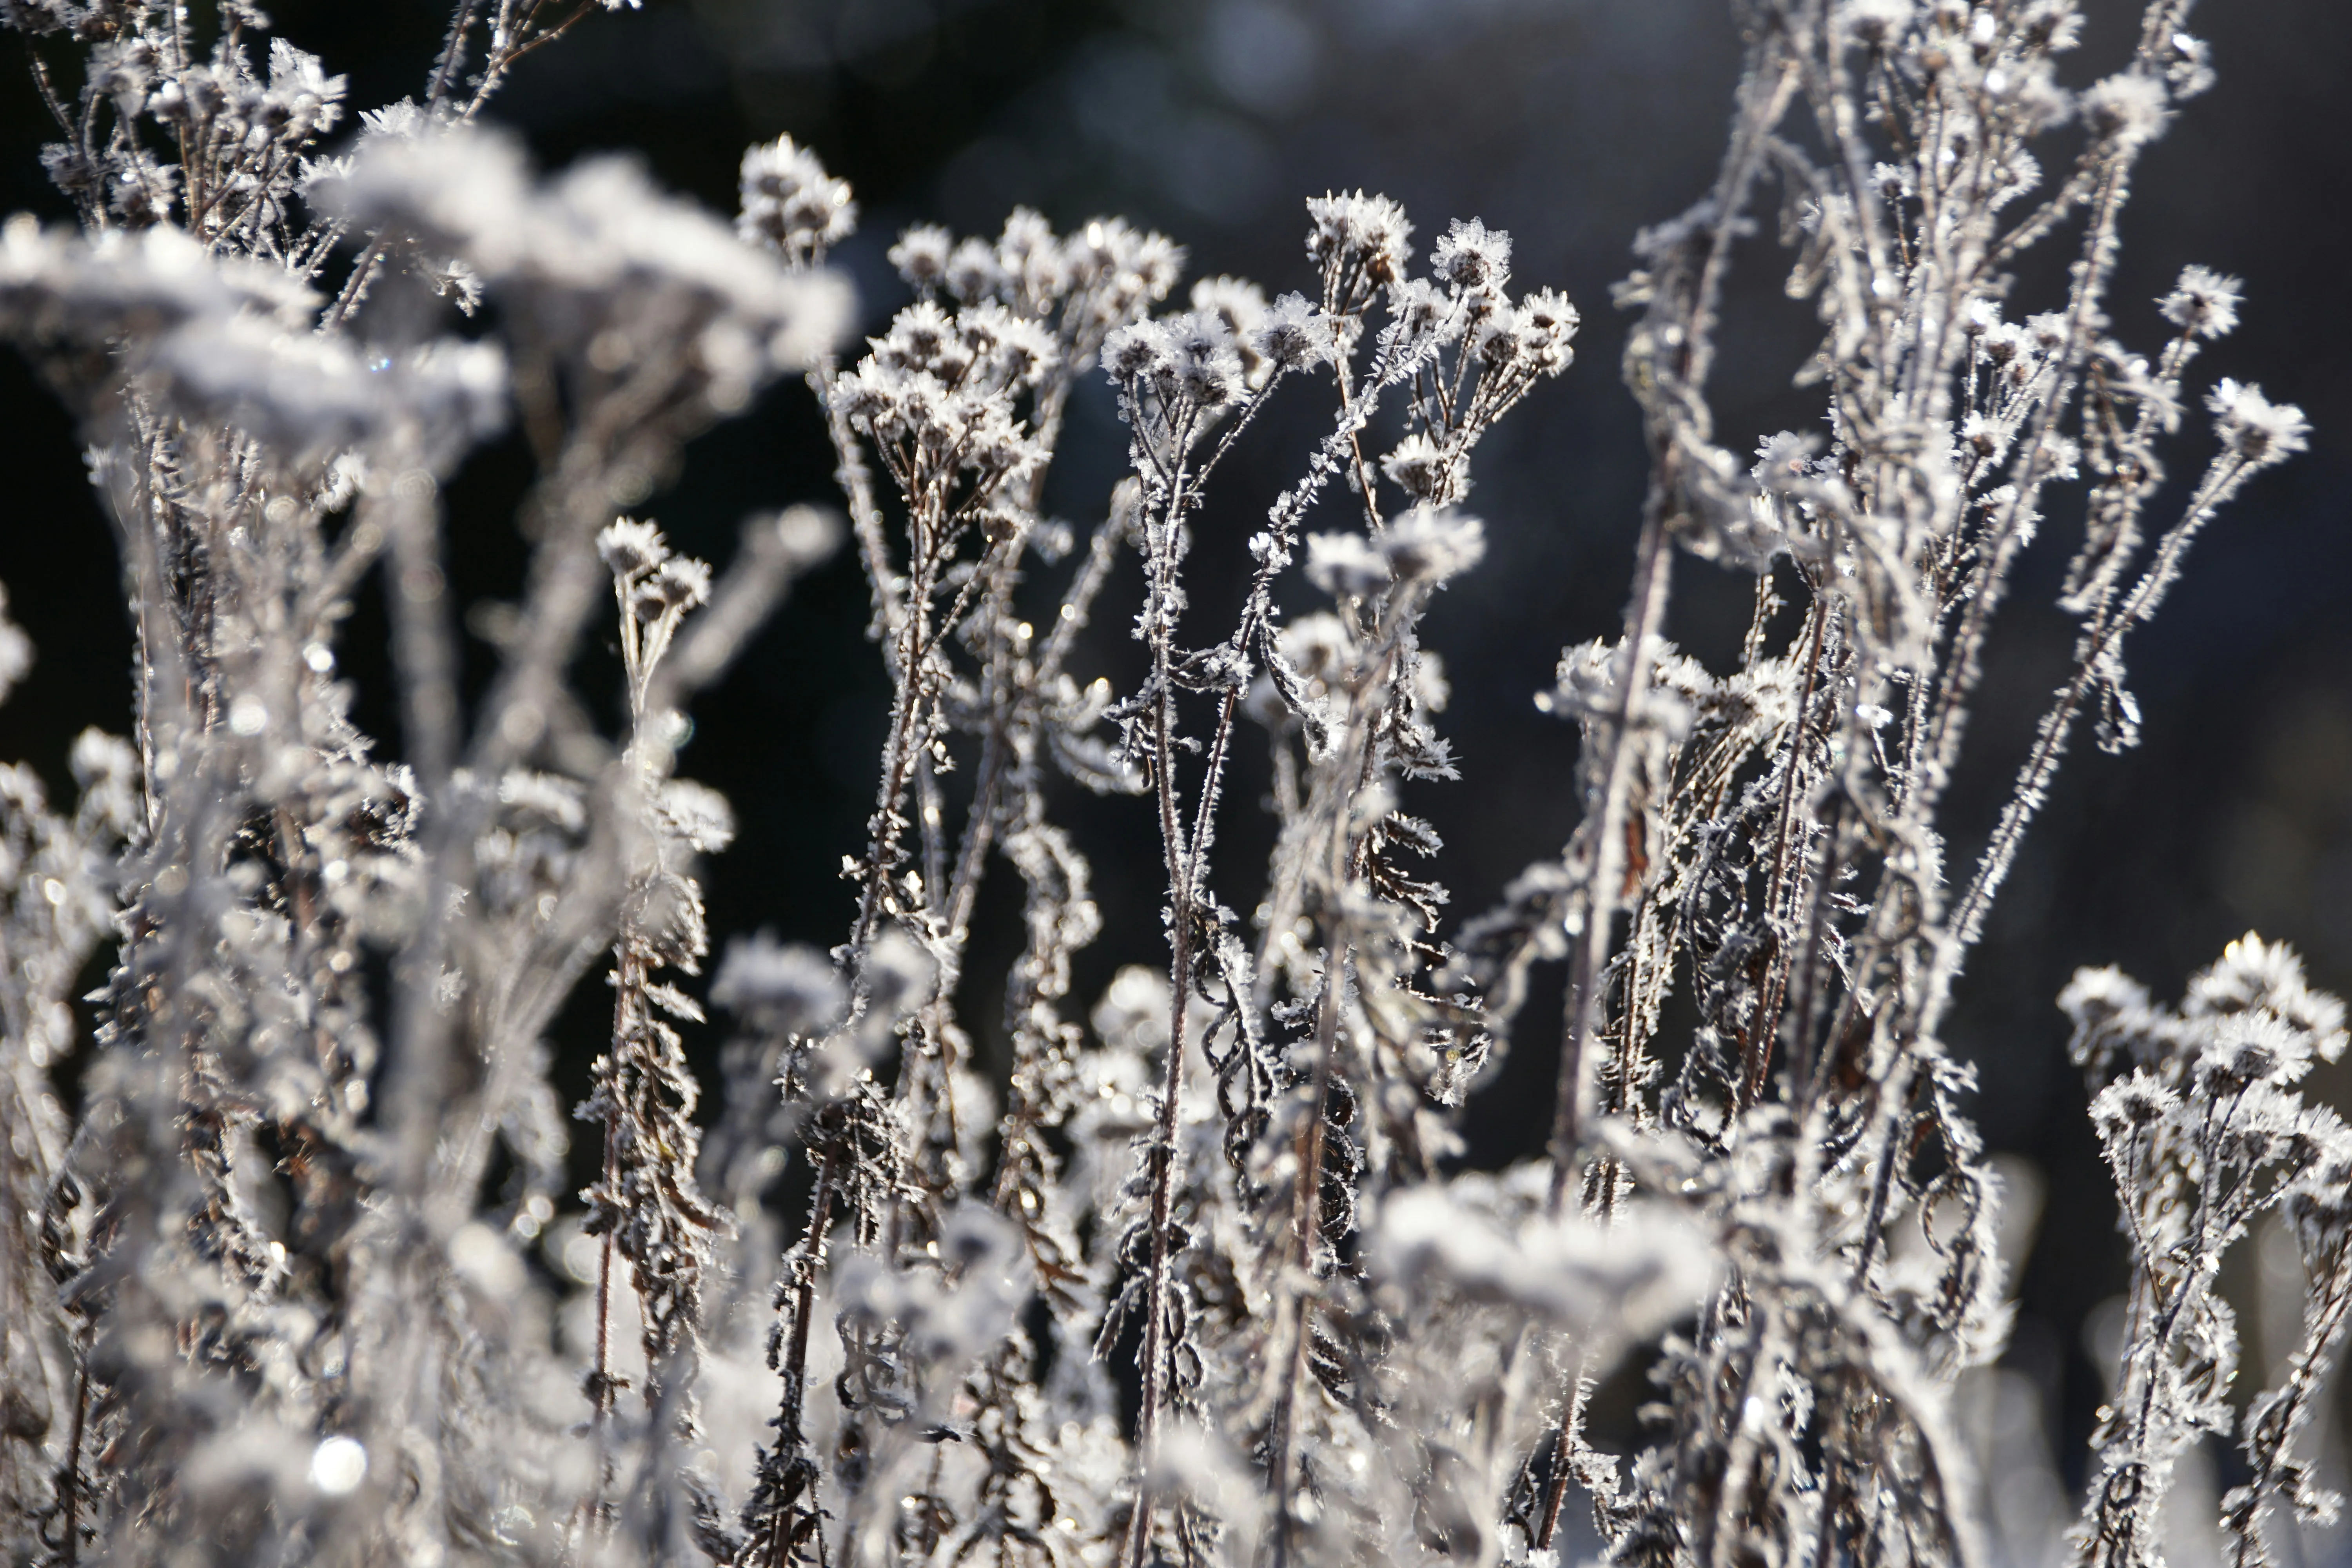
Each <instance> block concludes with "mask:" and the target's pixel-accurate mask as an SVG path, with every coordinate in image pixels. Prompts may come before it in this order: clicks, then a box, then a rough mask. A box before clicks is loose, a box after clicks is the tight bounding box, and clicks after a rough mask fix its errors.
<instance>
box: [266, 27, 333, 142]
mask: <svg viewBox="0 0 2352 1568" xmlns="http://www.w3.org/2000/svg"><path fill="white" fill-rule="evenodd" d="M347 85H348V82H347V79H345V78H343V77H339V76H329V75H328V74H327V72H326V68H324V67H323V66H321V65H320V63H319V57H318V56H316V55H311V54H305V53H304V52H303V51H302V50H300V49H298V48H296V47H294V46H293V45H291V44H289V43H288V42H287V41H286V40H285V39H283V38H272V39H270V40H269V90H268V93H267V94H266V95H264V98H263V100H262V102H261V103H260V104H259V105H258V106H257V110H256V112H255V115H254V118H255V119H257V120H258V121H263V122H265V123H268V122H272V121H274V122H276V123H277V124H278V126H279V127H280V130H279V136H280V138H281V139H282V140H283V141H284V142H287V143H288V144H289V145H298V146H299V144H301V143H302V142H308V141H310V140H311V139H312V138H313V137H318V136H323V135H325V134H326V133H327V132H330V131H332V130H333V129H334V128H335V126H336V125H337V124H338V123H340V122H341V120H342V117H343V91H344V89H345V87H346V86H347Z"/></svg>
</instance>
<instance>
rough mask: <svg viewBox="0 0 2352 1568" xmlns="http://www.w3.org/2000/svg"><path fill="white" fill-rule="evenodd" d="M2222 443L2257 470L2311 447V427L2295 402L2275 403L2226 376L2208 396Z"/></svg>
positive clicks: (2260, 390) (2260, 392)
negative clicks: (2308, 446)
mask: <svg viewBox="0 0 2352 1568" xmlns="http://www.w3.org/2000/svg"><path fill="white" fill-rule="evenodd" d="M2205 406H2206V407H2207V408H2209V409H2210V410H2212V413H2213V423H2214V429H2215V431H2216V433H2217V434H2219V435H2220V437H2221V444H2222V445H2223V446H2225V447H2229V448H2230V449H2231V451H2233V452H2235V453H2236V454H2237V455H2238V457H2239V458H2241V459H2242V461H2244V462H2245V463H2247V464H2249V465H2251V466H2252V467H2254V468H2268V467H2269V466H2270V465H2271V464H2273V463H2278V462H2284V460H2285V459H2286V458H2290V457H2292V456H2294V454H2295V453H2297V452H2300V451H2302V450H2303V449H2304V447H2305V446H2307V445H2309V437H2310V435H2311V426H2310V423H2309V422H2308V421H2306V420H2305V418H2304V416H2303V410H2302V409H2300V408H2297V407H2296V406H2295V405H2294V404H2292V403H2273V402H2272V401H2271V400H2270V399H2269V398H2267V397H2264V396H2263V389H2262V388H2261V387H2259V386H2255V385H2252V384H2240V383H2238V382H2236V381H2233V380H2231V378H2230V377H2228V376H2223V377H2222V378H2221V381H2220V382H2219V383H2217V384H2215V385H2214V388H2213V390H2212V391H2211V392H2210V393H2208V394H2207V395H2206V397H2205Z"/></svg>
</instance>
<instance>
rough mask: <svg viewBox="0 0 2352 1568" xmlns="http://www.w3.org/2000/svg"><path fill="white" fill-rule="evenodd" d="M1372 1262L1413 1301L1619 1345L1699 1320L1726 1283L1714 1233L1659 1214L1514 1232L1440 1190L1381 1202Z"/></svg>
mask: <svg viewBox="0 0 2352 1568" xmlns="http://www.w3.org/2000/svg"><path fill="white" fill-rule="evenodd" d="M1366 1254H1367V1259H1368V1264H1369V1267H1370V1268H1371V1269H1372V1271H1373V1272H1374V1274H1375V1275H1377V1276H1378V1277H1379V1278H1381V1279H1385V1280H1387V1281H1389V1282H1390V1283H1391V1284H1393V1285H1395V1286H1397V1287H1399V1288H1400V1289H1403V1290H1405V1291H1406V1292H1408V1294H1410V1295H1412V1296H1416V1297H1418V1296H1422V1295H1424V1294H1425V1293H1427V1292H1431V1291H1436V1292H1441V1293H1451V1294H1453V1295H1456V1296H1459V1297H1461V1298H1463V1299H1464V1300H1471V1301H1477V1302H1483V1303H1486V1304H1488V1305H1495V1306H1507V1307H1514V1308H1517V1309H1519V1310H1523V1311H1528V1312H1531V1313H1534V1314H1536V1315H1537V1316H1538V1317H1541V1318H1544V1319H1546V1320H1549V1321H1553V1322H1557V1323H1559V1324H1561V1325H1563V1326H1566V1327H1569V1328H1571V1329H1573V1330H1575V1331H1577V1333H1578V1334H1579V1336H1580V1338H1587V1337H1589V1339H1590V1340H1591V1342H1598V1343H1601V1344H1607V1345H1621V1346H1622V1345H1624V1344H1626V1343H1629V1342H1634V1341H1638V1340H1641V1339H1643V1338H1645V1337H1647V1336H1648V1335H1650V1334H1652V1333H1654V1332H1656V1331H1658V1330H1660V1329H1662V1328H1664V1327H1665V1326H1666V1325H1667V1324H1669V1323H1672V1322H1674V1321H1675V1320H1676V1319H1677V1318H1680V1317H1683V1316H1685V1315H1687V1314H1689V1313H1690V1312H1692V1311H1694V1310H1696V1309H1697V1307H1698V1305H1699V1303H1700V1302H1701V1301H1702V1300H1704V1299H1705V1298H1706V1293H1707V1292H1708V1291H1709V1290H1711V1289H1714V1287H1715V1283H1716V1281H1717V1279H1720V1278H1721V1276H1722V1272H1723V1258H1722V1257H1721V1254H1720V1253H1719V1252H1718V1251H1717V1248H1716V1247H1715V1246H1714V1244H1713V1243H1712V1242H1710V1241H1709V1240H1708V1238H1707V1237H1706V1233H1705V1232H1704V1231H1702V1230H1701V1229H1700V1228H1699V1227H1698V1226H1696V1225H1695V1224H1693V1223H1692V1222H1691V1221H1690V1220H1689V1219H1688V1218H1686V1217H1685V1216H1684V1215H1680V1214H1678V1213H1676V1212H1675V1211H1674V1210H1673V1209H1670V1208H1668V1207H1666V1206H1665V1205H1662V1204H1655V1203H1649V1204H1639V1205H1633V1207H1632V1208H1631V1209H1630V1210H1628V1212H1626V1213H1625V1214H1623V1215H1621V1216H1619V1218H1618V1219H1617V1220H1616V1221H1615V1222H1613V1223H1612V1224H1611V1225H1606V1226H1604V1225H1601V1224H1598V1223H1596V1222H1594V1221H1591V1220H1586V1219H1582V1218H1578V1217H1573V1216H1571V1217H1569V1218H1564V1219H1549V1218H1544V1217H1541V1216H1530V1217H1528V1218H1526V1219H1524V1220H1522V1221H1520V1222H1519V1223H1518V1224H1517V1225H1516V1226H1510V1227H1509V1228H1506V1227H1505V1226H1503V1225H1502V1224H1500V1223H1498V1221H1497V1219H1496V1217H1495V1216H1494V1215H1492V1214H1490V1213H1488V1212H1486V1211H1485V1210H1483V1209H1481V1208H1477V1207H1473V1206H1471V1205H1465V1204H1463V1203H1461V1202H1459V1201H1457V1200H1456V1198H1455V1197H1454V1195H1453V1194H1450V1193H1449V1192H1447V1191H1446V1190H1445V1189H1444V1188H1443V1187H1439V1186H1425V1187H1415V1188H1411V1189H1409V1190H1407V1191H1404V1192H1402V1193H1399V1194H1397V1195H1396V1196H1394V1197H1391V1198H1390V1199H1388V1200H1386V1201H1385V1202H1383V1203H1382V1204H1381V1207H1380V1214H1379V1217H1378V1218H1377V1219H1376V1220H1375V1221H1374V1222H1373V1225H1372V1232H1371V1236H1370V1240H1369V1243H1368V1246H1367V1247H1366Z"/></svg>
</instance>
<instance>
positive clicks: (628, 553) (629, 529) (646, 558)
mask: <svg viewBox="0 0 2352 1568" xmlns="http://www.w3.org/2000/svg"><path fill="white" fill-rule="evenodd" d="M596 553H597V554H598V555H601V556H602V557H604V564H605V565H606V566H608V567H610V568H611V569H612V573H613V575H614V576H615V577H635V576H636V575H638V574H641V573H646V572H651V571H653V570H654V569H655V568H656V567H658V566H659V565H661V563H663V562H665V561H667V560H668V559H669V546H668V545H667V543H665V542H663V540H662V531H661V530H660V529H658V528H656V527H655V526H654V525H653V524H652V523H650V522H640V521H637V520H636V519H635V518H633V517H620V518H614V520H613V521H611V522H608V523H606V524H605V525H604V531H603V532H601V533H599V534H597V535H596Z"/></svg>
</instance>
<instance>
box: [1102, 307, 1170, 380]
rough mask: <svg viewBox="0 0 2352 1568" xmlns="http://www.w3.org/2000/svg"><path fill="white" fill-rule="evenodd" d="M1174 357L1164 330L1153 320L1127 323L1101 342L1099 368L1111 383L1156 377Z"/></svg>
mask: <svg viewBox="0 0 2352 1568" xmlns="http://www.w3.org/2000/svg"><path fill="white" fill-rule="evenodd" d="M1174 357H1175V354H1174V350H1173V348H1172V346H1171V344H1170V342H1169V341H1168V330H1167V329H1166V328H1165V327H1162V326H1161V325H1160V323H1159V322H1157V321H1130V322H1129V323H1128V324H1127V325H1126V326H1124V327H1121V328H1119V329H1118V331H1115V332H1113V333H1111V335H1110V336H1109V337H1108V338H1105V339H1104V340H1103V347H1102V365H1103V369H1104V370H1105V371H1106V372H1108V374H1109V375H1110V377H1111V379H1112V380H1114V381H1127V382H1132V381H1139V380H1141V379H1142V378H1143V377H1145V376H1149V375H1156V374H1159V373H1160V371H1162V370H1164V369H1166V368H1167V367H1168V365H1169V364H1170V363H1171V362H1172V361H1173V359H1174Z"/></svg>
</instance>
